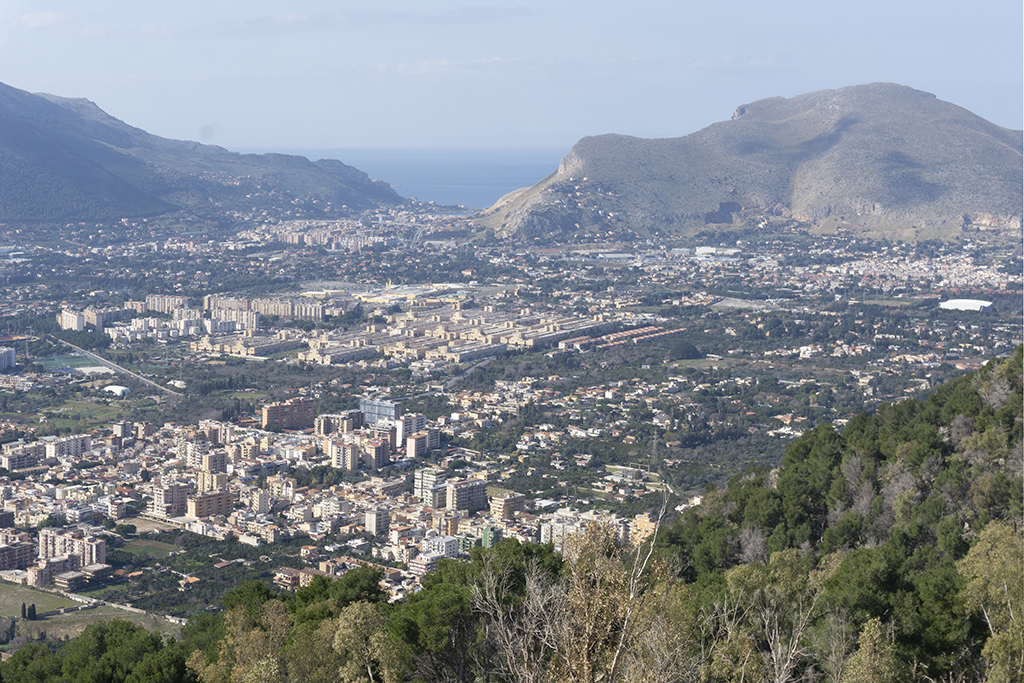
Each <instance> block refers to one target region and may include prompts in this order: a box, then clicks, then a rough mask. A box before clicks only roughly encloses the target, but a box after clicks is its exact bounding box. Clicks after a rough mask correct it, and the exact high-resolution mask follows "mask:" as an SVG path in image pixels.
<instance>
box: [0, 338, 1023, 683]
mask: <svg viewBox="0 0 1024 683" xmlns="http://www.w3.org/2000/svg"><path fill="white" fill-rule="evenodd" d="M1021 387H1022V352H1021V349H1020V348H1018V349H1017V351H1016V353H1015V354H1014V355H1013V356H1012V357H1010V358H1006V359H997V360H993V361H991V362H990V363H989V364H988V365H987V366H986V367H985V368H984V369H982V370H981V371H979V372H977V373H973V374H970V375H967V376H964V377H962V378H960V379H958V380H955V381H953V382H950V383H948V384H946V385H943V386H942V387H940V388H939V389H937V390H936V391H935V392H933V393H932V394H931V395H930V396H929V397H928V398H926V399H923V400H920V401H910V400H908V401H904V402H902V403H898V404H895V405H888V406H885V407H883V408H881V409H880V410H879V411H878V412H877V414H874V415H868V414H863V415H860V416H859V417H857V418H856V419H855V420H852V421H851V422H850V423H849V424H848V425H847V426H846V428H845V429H844V430H843V432H842V433H837V432H836V431H835V430H834V429H833V428H832V427H831V426H830V425H820V426H818V427H817V428H815V429H814V430H812V431H810V432H808V433H807V434H805V435H804V436H803V437H802V438H801V439H799V440H797V441H796V442H794V443H793V444H792V445H791V446H790V448H789V449H788V450H787V453H786V455H785V458H784V460H783V462H782V463H781V465H780V467H779V468H778V469H777V470H772V471H766V470H758V471H751V472H748V473H746V474H744V475H741V476H738V477H736V478H734V479H733V480H732V481H730V482H729V485H728V487H727V488H726V489H724V490H709V491H708V492H707V494H706V495H705V497H704V501H703V504H702V505H701V506H699V507H697V508H693V509H691V510H688V511H687V512H686V513H685V514H684V515H682V517H681V518H679V519H676V520H670V519H669V518H668V517H666V518H664V520H663V523H662V525H661V528H660V529H659V532H658V534H657V538H656V540H655V541H654V542H649V543H646V544H644V545H643V546H642V547H640V548H637V549H622V548H621V547H620V546H619V545H618V544H616V543H615V542H614V532H613V531H612V530H611V529H608V528H603V527H600V526H594V527H591V528H590V529H589V530H588V531H587V532H586V533H585V534H583V535H580V536H577V537H575V538H574V539H573V540H572V541H571V542H569V543H567V547H566V549H565V551H564V555H563V556H559V555H557V554H555V553H554V552H553V550H552V549H551V548H550V547H549V546H534V545H519V544H518V543H515V542H512V541H505V542H503V543H501V544H499V545H498V546H497V547H496V548H494V549H492V550H488V551H482V550H477V551H476V552H475V554H474V555H473V556H472V558H471V561H469V562H456V561H442V562H441V564H440V567H439V569H438V571H437V572H436V573H434V574H432V575H430V576H428V577H427V578H426V579H425V580H424V582H423V589H422V590H421V591H420V592H419V593H417V594H415V595H414V596H413V597H412V598H410V599H409V600H408V601H407V602H405V603H401V604H395V605H389V604H388V603H387V602H386V596H384V595H382V594H381V591H380V589H379V588H378V586H377V584H376V579H377V576H376V575H375V574H374V572H373V571H372V570H370V569H365V568H363V569H357V570H353V571H351V572H349V573H348V574H346V575H345V576H344V577H342V578H341V579H339V580H337V581H335V582H333V583H332V582H329V581H328V580H327V579H317V580H316V581H315V582H314V583H313V585H311V586H310V587H308V588H303V589H300V590H299V591H298V593H297V594H295V595H288V596H281V595H276V594H275V593H273V592H272V591H271V590H270V589H269V588H268V587H267V586H265V585H263V584H259V583H249V584H244V585H242V586H240V587H239V588H238V589H236V590H235V591H233V592H232V593H230V594H229V595H228V596H227V597H226V598H225V600H224V607H225V611H224V612H221V613H217V614H214V613H204V614H202V615H199V616H198V617H195V618H193V619H192V620H191V621H190V623H189V625H188V626H187V627H186V629H185V631H184V635H183V639H182V640H181V641H178V642H172V643H161V642H160V641H159V640H158V639H156V638H154V637H152V636H149V635H148V634H146V633H145V632H144V631H141V630H140V629H137V628H136V627H133V626H131V625H129V624H125V623H123V622H114V623H110V624H106V625H96V626H92V627H90V628H89V629H88V630H87V631H86V632H85V633H84V634H83V635H82V636H80V637H79V638H77V639H74V640H72V641H70V642H68V643H67V644H65V645H64V646H63V648H60V649H58V650H57V651H55V652H54V651H51V650H50V649H48V648H47V647H45V646H44V645H40V644H29V645H26V646H23V647H22V648H21V649H19V650H18V651H17V652H16V653H15V654H14V655H13V656H12V657H11V658H10V659H9V660H8V661H6V662H4V663H3V665H2V667H0V673H2V676H3V680H4V681H5V682H8V683H9V682H11V681H69V682H70V681H140V682H141V681H147V682H148V681H156V682H160V681H167V682H171V681H184V680H199V681H203V682H215V681H301V682H303V683H313V682H314V681H338V680H342V681H406V680H424V681H459V682H463V681H465V682H468V681H517V682H519V681H523V682H525V681H592V682H597V681H654V682H656V681H665V682H670V681H694V682H696V681H705V682H706V681H723V682H724V681H737V682H738V681H777V682H783V681H798V680H799V681H804V680H810V681H842V682H851V681H865V682H867V681H873V682H885V681H922V682H924V681H947V682H950V683H952V682H953V681H965V682H966V681H986V680H987V681H1020V680H1021V676H1022V674H1024V645H1022V643H1024V621H1022V618H1024V617H1022V615H1021V605H1022V604H1024V578H1022V576H1024V575H1022V562H1024V543H1022V537H1021V532H1022V525H1021V516H1022V479H1021V472H1022V468H1024V464H1022V439H1021V436H1022V404H1024V398H1022V391H1021Z"/></svg>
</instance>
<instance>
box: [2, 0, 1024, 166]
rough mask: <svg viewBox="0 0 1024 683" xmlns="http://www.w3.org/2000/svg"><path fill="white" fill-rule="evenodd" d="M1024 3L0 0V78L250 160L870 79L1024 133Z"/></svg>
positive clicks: (670, 112) (589, 120) (451, 141)
mask: <svg viewBox="0 0 1024 683" xmlns="http://www.w3.org/2000/svg"><path fill="white" fill-rule="evenodd" d="M1022 4H1024V3H1021V0H985V1H984V2H979V3H967V2H964V1H963V0H955V1H949V0H922V1H918V0H860V1H859V2H844V3H833V2H822V0H814V1H813V2H811V1H804V0H779V1H778V2H765V0H717V1H716V2H709V1H708V0H700V1H699V2H698V1H696V0H664V1H652V0H633V2H630V3H626V2H623V1H622V0H616V1H615V2H609V1H606V0H586V1H583V0H566V1H559V0H543V1H540V0H509V1H508V2H504V1H503V0H483V1H482V2H477V1H475V0H373V1H367V2H352V1H349V0H333V1H330V0H289V1H288V2H280V1H277V0H275V1H271V0H212V1H211V0H201V1H196V0H173V1H168V0H147V1H146V2H138V0H90V1H89V2H85V1H78V0H57V1H47V0H2V2H0V65H2V66H0V82H3V83H6V84H7V85H10V86H13V87H15V88H20V89H22V90H28V91H30V92H45V93H52V94H55V95H61V96H64V97H84V98H87V99H89V100H92V101H93V102H95V103H96V104H97V105H99V106H100V107H101V108H102V109H103V110H104V111H106V112H107V113H109V114H111V115H112V116H115V117H117V118H119V119H121V120H122V121H125V122H126V123H129V124H131V125H133V126H137V127H139V128H142V129H144V130H147V131H149V132H151V133H154V134H157V135H161V136H163V137H168V138H175V139H183V140H197V141H200V142H204V143H210V144H217V145H221V146H223V147H227V148H228V149H234V150H239V151H257V150H258V151H275V150H279V151H285V150H301V149H325V148H394V149H400V148H434V149H438V148H451V149H512V148H515V149H526V148H538V149H539V148H551V149H553V148H564V149H566V150H568V148H569V147H571V146H572V144H573V143H574V142H575V141H577V140H578V139H579V138H581V137H583V136H586V135H598V134H603V133H620V134H626V135H635V136H640V137H678V136H681V135H686V134H688V133H692V132H694V131H696V130H699V129H701V128H703V127H705V126H707V125H710V124H712V123H715V122H717V121H723V120H727V119H728V118H729V117H730V116H731V115H732V113H733V111H734V110H735V108H736V107H737V106H739V105H742V104H746V103H749V102H752V101H755V100H758V99H762V98H765V97H774V96H779V95H781V96H784V97H791V96H794V95H799V94H801V93H805V92H810V91H813V90H822V89H830V88H838V87H843V86H848V85H858V84H862V83H871V82H877V81H888V82H894V83H900V84H902V85H907V86H910V87H913V88H916V89H918V90H924V91H927V92H930V93H933V94H935V95H936V96H938V97H939V98H940V99H943V100H946V101H949V102H952V103H954V104H957V105H959V106H961V107H964V108H966V109H968V110H970V111H972V112H974V113H976V114H978V115H980V116H982V117H984V118H986V119H988V120H990V121H992V122H993V123H996V124H999V125H1001V126H1005V127H1008V128H1014V129H1020V128H1024V66H1022V60H1024V58H1022V55H1024V38H1022V36H1024V29H1022V27H1024V8H1022Z"/></svg>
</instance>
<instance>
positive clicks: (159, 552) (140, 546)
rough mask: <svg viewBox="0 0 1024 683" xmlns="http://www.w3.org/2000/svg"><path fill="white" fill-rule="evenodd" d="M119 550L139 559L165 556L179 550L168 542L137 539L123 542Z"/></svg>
mask: <svg viewBox="0 0 1024 683" xmlns="http://www.w3.org/2000/svg"><path fill="white" fill-rule="evenodd" d="M121 550H123V551H124V552H126V553H131V554H132V555H135V556H136V557H138V558H139V559H143V558H147V557H167V556H168V555H170V554H171V553H173V552H175V551H177V550H180V548H178V547H177V546H175V545H171V544H170V543H161V542H159V541H150V540H146V539H139V540H136V541H132V542H130V543H127V544H125V546H124V547H123V548H121Z"/></svg>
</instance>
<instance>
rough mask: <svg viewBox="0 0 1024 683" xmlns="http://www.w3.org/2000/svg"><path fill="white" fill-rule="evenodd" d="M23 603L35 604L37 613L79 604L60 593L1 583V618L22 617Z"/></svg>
mask: <svg viewBox="0 0 1024 683" xmlns="http://www.w3.org/2000/svg"><path fill="white" fill-rule="evenodd" d="M21 603H25V604H26V605H31V604H33V603H35V606H36V612H37V613H39V612H49V611H50V610H54V609H60V608H61V607H68V606H70V605H77V604H79V603H77V602H75V601H74V600H69V599H68V598H65V597H64V596H63V595H60V594H58V593H50V592H47V591H41V590H39V589H37V588H29V587H27V586H19V585H17V584H13V583H7V582H2V583H0V616H5V617H15V616H17V617H20V616H21Z"/></svg>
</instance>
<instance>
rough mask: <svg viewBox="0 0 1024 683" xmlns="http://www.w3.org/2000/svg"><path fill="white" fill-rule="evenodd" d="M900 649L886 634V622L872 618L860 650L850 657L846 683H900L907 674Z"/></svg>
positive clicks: (866, 626)
mask: <svg viewBox="0 0 1024 683" xmlns="http://www.w3.org/2000/svg"><path fill="white" fill-rule="evenodd" d="M903 668H904V667H903V666H901V664H900V661H899V659H898V658H897V657H896V647H895V646H894V645H893V643H892V640H891V639H890V638H889V637H888V636H887V635H886V634H885V629H884V628H883V626H882V622H881V621H880V620H879V619H878V618H877V617H875V618H873V619H869V620H868V621H867V623H865V624H864V628H862V629H861V632H860V638H859V639H858V644H857V651H856V652H855V653H853V656H851V657H850V660H849V662H848V663H847V665H846V669H845V671H844V672H843V677H842V678H841V679H840V680H841V682H842V683H898V681H900V680H901V679H902V678H903V675H904V671H903Z"/></svg>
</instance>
